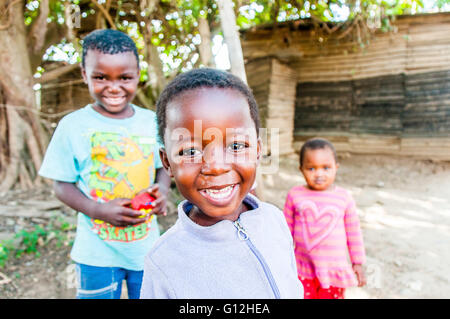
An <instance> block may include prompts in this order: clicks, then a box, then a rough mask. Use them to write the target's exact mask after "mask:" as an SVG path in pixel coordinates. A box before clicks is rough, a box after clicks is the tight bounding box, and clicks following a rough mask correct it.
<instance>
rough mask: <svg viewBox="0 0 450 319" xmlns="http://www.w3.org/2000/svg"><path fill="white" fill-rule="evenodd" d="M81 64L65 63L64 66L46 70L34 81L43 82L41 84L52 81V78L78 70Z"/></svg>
mask: <svg viewBox="0 0 450 319" xmlns="http://www.w3.org/2000/svg"><path fill="white" fill-rule="evenodd" d="M79 66H80V64H79V63H75V64H69V65H64V66H62V67H59V68H56V69H53V70H50V71H47V72H44V73H43V74H42V76H41V77H40V78H37V79H34V82H35V83H41V84H42V83H47V82H50V81H52V80H55V79H57V78H59V77H60V76H62V75H64V74H66V73H69V72H72V71H73V70H76V69H77V68H79Z"/></svg>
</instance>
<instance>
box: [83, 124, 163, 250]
mask: <svg viewBox="0 0 450 319" xmlns="http://www.w3.org/2000/svg"><path fill="white" fill-rule="evenodd" d="M155 144H156V139H155V138H151V137H140V136H129V135H122V134H120V133H108V132H96V133H94V134H92V136H91V158H92V168H91V170H90V177H89V187H90V189H91V192H90V194H91V196H92V198H93V199H94V200H97V201H98V200H100V201H101V202H106V201H109V200H112V199H114V198H132V197H133V196H134V195H136V194H137V193H138V192H139V191H141V190H142V189H145V188H147V187H149V186H150V181H153V180H154V176H155V165H154V149H155ZM153 217H154V216H153V215H152V216H151V217H150V218H149V219H148V220H147V221H146V222H144V223H142V224H139V225H134V226H127V227H116V226H113V225H111V224H109V223H106V222H104V221H102V220H98V219H96V220H94V219H92V224H93V228H92V230H93V231H94V232H95V233H97V234H98V236H99V237H100V239H102V240H113V241H122V242H130V241H134V240H139V239H143V238H145V237H146V236H147V234H148V231H149V229H150V225H151V221H152V219H153Z"/></svg>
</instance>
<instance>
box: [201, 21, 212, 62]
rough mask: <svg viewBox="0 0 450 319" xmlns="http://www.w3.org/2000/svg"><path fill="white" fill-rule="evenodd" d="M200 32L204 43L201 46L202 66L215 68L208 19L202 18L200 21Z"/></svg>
mask: <svg viewBox="0 0 450 319" xmlns="http://www.w3.org/2000/svg"><path fill="white" fill-rule="evenodd" d="M198 31H199V33H200V38H201V39H202V42H201V43H200V45H199V51H200V60H201V61H202V64H203V65H204V66H207V67H214V64H215V63H214V59H213V54H212V47H211V29H210V27H209V23H208V19H207V18H205V17H200V18H199V19H198Z"/></svg>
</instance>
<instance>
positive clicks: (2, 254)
mask: <svg viewBox="0 0 450 319" xmlns="http://www.w3.org/2000/svg"><path fill="white" fill-rule="evenodd" d="M74 228H75V225H73V224H71V223H69V222H68V221H66V220H65V219H64V218H62V217H61V216H56V217H52V218H51V219H50V222H49V223H48V224H46V225H44V226H41V225H36V226H34V227H32V228H31V229H28V230H25V229H22V230H21V231H19V232H18V233H17V234H16V235H15V236H14V238H13V239H10V240H3V241H1V242H0V267H4V266H5V264H6V262H7V260H8V258H9V257H10V256H11V255H14V256H15V257H16V258H20V257H21V256H22V255H23V254H34V255H35V256H36V257H39V256H40V252H39V251H38V246H45V245H47V244H48V243H49V242H50V241H51V240H52V239H56V240H57V242H56V246H57V247H61V246H62V245H63V244H65V245H72V243H73V241H72V240H69V239H70V238H69V232H70V231H71V230H73V229H74ZM15 241H16V242H17V241H18V242H19V243H20V244H19V245H18V247H15V245H14V242H15ZM16 246H17V245H16Z"/></svg>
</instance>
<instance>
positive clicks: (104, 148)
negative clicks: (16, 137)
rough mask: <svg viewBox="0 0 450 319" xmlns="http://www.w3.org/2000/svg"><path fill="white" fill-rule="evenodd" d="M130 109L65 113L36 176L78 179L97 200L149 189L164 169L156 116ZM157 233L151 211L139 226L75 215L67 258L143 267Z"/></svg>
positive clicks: (84, 261)
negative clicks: (121, 113) (110, 113)
mask: <svg viewBox="0 0 450 319" xmlns="http://www.w3.org/2000/svg"><path fill="white" fill-rule="evenodd" d="M132 107H133V109H134V111H135V113H134V115H133V116H132V117H129V118H126V119H113V118H109V117H105V116H103V115H101V114H100V113H98V112H96V111H95V110H94V109H93V108H92V105H87V106H86V107H84V108H82V109H79V110H77V111H75V112H72V113H70V114H68V115H66V116H65V117H64V118H62V119H61V121H60V122H59V124H58V127H57V128H56V130H55V132H54V134H53V137H52V139H51V141H50V144H49V146H48V148H47V152H46V154H45V157H44V161H43V163H42V166H41V168H40V170H39V175H41V176H43V177H47V178H50V179H53V180H57V181H62V182H69V183H76V185H77V187H78V188H79V189H80V190H81V192H82V193H84V194H85V195H86V196H87V197H89V198H91V199H93V200H96V201H98V202H106V201H108V200H112V199H114V198H132V197H133V196H134V195H135V194H136V193H138V192H139V191H141V190H142V189H145V188H148V187H149V186H150V185H151V184H153V183H154V180H155V171H156V169H158V168H161V167H162V164H161V160H160V158H159V148H160V147H161V145H160V144H159V143H158V141H157V123H156V116H155V113H154V112H153V111H150V110H147V109H143V108H140V107H137V106H135V105H132ZM159 236H160V232H159V227H158V222H157V219H156V216H155V215H152V217H151V218H149V219H148V221H147V222H144V223H142V224H139V225H133V226H127V227H116V226H113V225H111V224H109V223H106V222H104V221H102V220H94V219H92V218H90V217H89V216H87V215H85V214H83V213H78V223H77V233H76V237H75V242H74V245H73V247H72V251H71V257H72V259H73V260H74V261H75V262H78V263H82V264H87V265H91V266H99V267H122V268H126V269H130V270H142V269H143V266H144V257H145V255H146V254H147V252H148V251H149V249H150V248H151V247H152V246H153V244H154V242H155V241H156V239H158V238H159Z"/></svg>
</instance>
